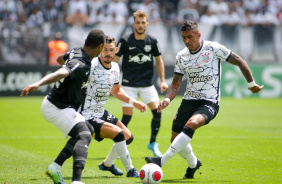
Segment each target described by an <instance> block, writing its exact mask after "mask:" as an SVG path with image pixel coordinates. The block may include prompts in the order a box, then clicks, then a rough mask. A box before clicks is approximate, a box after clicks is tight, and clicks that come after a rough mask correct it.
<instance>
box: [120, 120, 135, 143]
mask: <svg viewBox="0 0 282 184" xmlns="http://www.w3.org/2000/svg"><path fill="white" fill-rule="evenodd" d="M116 126H118V127H119V128H120V129H121V130H122V131H123V134H124V139H125V141H126V145H129V144H130V143H131V142H132V141H133V135H132V134H131V132H130V130H129V129H128V128H127V127H126V126H125V125H124V124H123V123H122V122H120V121H117V123H116Z"/></svg>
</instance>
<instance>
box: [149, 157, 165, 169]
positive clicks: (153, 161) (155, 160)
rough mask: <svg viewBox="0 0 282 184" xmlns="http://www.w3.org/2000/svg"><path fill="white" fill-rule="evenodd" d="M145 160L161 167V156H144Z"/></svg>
mask: <svg viewBox="0 0 282 184" xmlns="http://www.w3.org/2000/svg"><path fill="white" fill-rule="evenodd" d="M145 161H146V162H147V163H154V164H157V165H158V166H160V167H162V166H161V165H162V164H161V163H162V162H161V161H162V157H158V158H153V157H146V158H145Z"/></svg>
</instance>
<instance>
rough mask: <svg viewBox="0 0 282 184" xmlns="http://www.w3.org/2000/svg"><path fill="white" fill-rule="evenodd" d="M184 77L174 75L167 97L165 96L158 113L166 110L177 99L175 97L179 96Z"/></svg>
mask: <svg viewBox="0 0 282 184" xmlns="http://www.w3.org/2000/svg"><path fill="white" fill-rule="evenodd" d="M182 77H183V75H180V74H177V73H174V76H173V80H172V83H171V85H170V86H169V88H168V90H167V92H166V95H165V97H166V98H165V99H164V100H162V101H161V102H160V104H159V106H158V111H161V110H163V109H164V108H166V107H167V106H168V104H169V102H171V101H172V100H173V99H174V98H175V96H176V95H177V94H178V91H179V88H180V85H181V81H182Z"/></svg>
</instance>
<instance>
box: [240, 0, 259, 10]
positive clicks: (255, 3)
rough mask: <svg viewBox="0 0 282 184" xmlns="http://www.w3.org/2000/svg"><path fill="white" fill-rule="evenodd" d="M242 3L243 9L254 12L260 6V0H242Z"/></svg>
mask: <svg viewBox="0 0 282 184" xmlns="http://www.w3.org/2000/svg"><path fill="white" fill-rule="evenodd" d="M243 5H244V9H245V10H248V11H250V12H251V13H255V12H257V10H258V9H259V7H260V0H243Z"/></svg>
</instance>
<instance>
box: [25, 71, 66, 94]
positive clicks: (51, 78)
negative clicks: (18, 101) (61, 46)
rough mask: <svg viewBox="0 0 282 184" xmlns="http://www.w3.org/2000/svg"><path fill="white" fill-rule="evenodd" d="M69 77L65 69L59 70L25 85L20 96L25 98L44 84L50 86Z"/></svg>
mask: <svg viewBox="0 0 282 184" xmlns="http://www.w3.org/2000/svg"><path fill="white" fill-rule="evenodd" d="M69 75H70V73H69V71H68V70H67V69H65V68H60V69H58V70H57V71H55V72H53V73H50V74H48V75H46V76H45V77H43V78H42V79H40V80H39V81H37V82H35V83H33V84H30V85H27V86H26V87H25V88H24V89H23V90H22V92H21V96H24V95H25V96H27V95H28V93H30V92H33V91H36V90H37V89H38V88H39V87H40V86H43V85H45V84H51V83H53V82H57V81H59V80H61V79H62V78H66V77H68V76H69Z"/></svg>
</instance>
